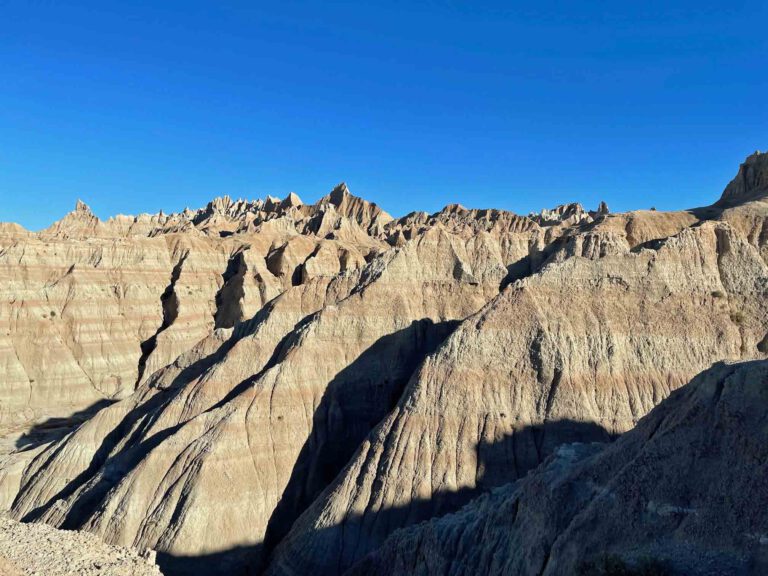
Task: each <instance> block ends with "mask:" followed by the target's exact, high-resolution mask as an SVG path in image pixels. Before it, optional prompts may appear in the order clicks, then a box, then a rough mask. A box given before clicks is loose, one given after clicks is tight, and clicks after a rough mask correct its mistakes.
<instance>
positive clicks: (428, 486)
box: [0, 154, 768, 575]
mask: <svg viewBox="0 0 768 576" xmlns="http://www.w3.org/2000/svg"><path fill="white" fill-rule="evenodd" d="M765 157H766V155H760V154H758V155H753V156H751V157H750V158H748V159H747V161H746V163H745V164H744V165H743V166H742V168H741V170H740V172H739V175H738V176H737V178H736V179H735V180H734V182H732V183H731V184H729V186H728V187H727V188H726V191H725V193H724V194H723V199H722V200H721V201H719V202H718V203H716V204H714V205H713V206H710V207H706V208H701V209H692V210H688V211H681V212H670V213H664V212H656V211H636V212H630V213H609V212H608V209H607V206H605V205H604V204H601V206H600V207H599V209H598V210H597V211H594V212H588V211H586V210H584V209H583V208H582V207H581V206H579V205H578V204H569V205H564V206H561V207H559V208H557V209H555V210H551V211H543V212H542V213H540V214H538V215H531V216H529V217H523V216H518V215H515V214H513V213H511V212H507V211H503V210H478V209H467V208H464V207H462V206H460V205H451V206H447V207H446V208H444V209H443V210H441V211H440V212H437V213H435V214H431V215H430V214H426V213H421V212H416V213H412V214H409V215H407V216H404V217H402V218H398V219H392V218H391V217H390V216H389V215H388V214H386V213H385V212H383V211H382V210H381V209H380V208H379V207H377V206H376V205H375V204H371V203H368V202H366V201H364V200H362V199H360V198H356V197H354V196H352V195H351V194H350V193H349V190H348V189H347V187H346V186H345V185H343V184H342V185H339V186H337V187H336V188H335V189H334V190H333V191H332V192H331V193H330V194H329V195H327V196H325V197H324V198H322V199H321V200H320V201H318V202H317V203H316V204H312V205H306V204H303V203H302V202H301V200H300V199H299V198H298V197H297V196H296V195H289V196H288V197H287V198H285V199H284V200H279V199H275V198H271V197H268V198H267V199H266V200H257V201H253V202H251V201H244V200H236V201H233V200H232V199H230V198H228V197H222V198H218V199H216V200H214V201H212V202H210V203H209V204H208V205H207V206H206V207H205V208H202V209H200V210H197V211H192V210H184V211H183V212H181V213H178V214H171V215H165V214H162V213H160V214H156V215H152V216H150V215H142V216H138V217H127V216H118V217H114V218H111V219H109V220H106V221H101V220H99V219H98V218H96V216H94V215H93V214H92V213H91V211H90V210H89V209H88V208H87V207H86V206H85V205H83V204H81V203H79V204H78V206H77V208H76V210H75V211H74V212H73V213H71V214H70V215H68V216H66V217H65V218H64V219H63V220H61V221H60V222H58V223H56V224H54V225H53V226H51V227H50V228H48V229H46V230H44V231H42V232H40V233H31V232H24V233H21V232H20V231H19V230H18V229H17V228H16V227H12V226H2V227H0V270H2V271H3V277H4V278H9V279H10V280H9V281H8V282H5V283H3V284H2V285H0V291H2V294H0V296H2V299H0V307H2V308H0V322H5V321H6V320H5V319H9V320H8V321H7V325H5V324H2V325H0V375H2V376H3V377H4V381H3V382H4V384H2V386H0V397H1V398H2V400H3V402H2V404H1V405H0V425H3V426H5V427H9V426H20V425H24V424H29V423H30V422H32V421H37V422H38V428H39V427H40V426H41V424H40V419H41V418H52V419H56V422H59V419H61V418H62V417H69V415H70V414H72V413H73V412H78V413H80V414H81V416H80V417H79V418H78V419H83V420H86V421H85V422H84V423H83V424H82V425H79V426H78V427H77V428H76V429H75V430H74V431H72V432H71V433H69V434H67V435H66V436H63V437H61V435H59V436H58V437H53V438H52V441H51V439H46V441H40V442H35V443H34V444H26V445H24V446H23V449H20V450H17V451H15V452H12V453H10V454H5V455H3V454H2V451H0V506H3V507H7V508H9V509H10V510H11V513H12V515H13V516H14V517H16V518H19V519H24V520H26V521H42V522H46V523H49V524H52V525H54V526H57V527H63V528H68V529H82V530H87V531H89V532H93V533H95V534H97V535H99V536H100V537H101V538H102V539H103V540H105V541H106V542H108V543H111V544H119V545H124V546H132V547H136V548H138V549H156V550H157V551H158V554H159V555H158V561H159V563H160V564H161V566H162V567H163V569H164V570H166V571H167V572H168V573H185V571H188V570H193V571H194V570H196V571H197V572H198V573H206V574H208V573H220V574H225V573H226V574H237V573H246V572H250V573H261V572H266V573H269V574H304V573H317V574H318V575H319V574H328V575H331V574H340V573H342V572H344V571H345V570H347V569H355V570H356V569H358V568H356V566H358V563H360V562H362V561H364V562H369V563H370V566H372V567H373V568H372V569H379V568H378V566H380V565H382V566H383V562H385V561H386V560H385V559H386V558H392V559H394V560H397V561H398V562H399V560H398V559H399V558H400V556H401V554H405V553H404V552H402V551H401V547H402V546H405V544H404V543H403V542H404V540H401V539H399V536H397V535H400V534H406V533H407V534H411V533H414V534H415V532H413V530H416V529H415V528H414V529H407V530H405V531H403V532H397V530H398V529H401V528H407V527H408V526H411V525H414V524H417V523H419V522H421V521H424V520H429V519H431V518H434V517H439V516H442V515H445V514H447V513H451V512H455V511H456V510H458V509H459V508H460V507H461V506H463V505H465V504H467V503H469V502H470V501H472V500H473V499H477V498H480V500H477V502H478V503H479V502H484V501H485V500H482V499H483V498H488V497H487V496H483V494H487V493H488V492H489V491H495V490H499V489H502V488H500V487H505V486H509V485H510V483H513V482H515V481H517V480H518V479H520V478H523V477H525V475H526V474H527V473H528V472H530V471H531V470H533V469H535V468H536V467H537V466H540V465H542V463H544V464H543V465H544V466H545V468H542V469H540V470H547V469H549V468H546V467H547V466H549V467H551V466H557V465H556V464H552V461H551V460H548V459H550V458H552V456H553V454H558V453H559V452H558V450H560V448H559V447H560V446H562V445H563V444H564V443H569V442H576V441H578V442H593V441H598V442H606V441H608V440H610V439H612V438H614V437H616V436H617V435H620V434H623V433H625V432H627V431H628V430H631V429H632V428H633V427H634V426H635V425H636V424H637V423H638V421H640V420H641V419H642V418H643V417H644V416H645V415H646V414H647V413H648V412H649V411H651V410H652V409H653V408H654V406H656V405H657V404H659V403H660V402H662V401H663V400H664V399H665V398H667V397H668V396H669V395H670V394H671V393H673V391H674V390H676V389H678V388H680V387H681V386H683V385H684V384H685V383H686V382H688V381H689V380H690V379H691V378H692V377H694V376H695V375H696V374H697V373H699V372H701V371H702V370H704V369H706V368H707V367H709V366H711V365H712V364H713V363H715V362H719V361H722V360H728V361H738V360H741V361H744V360H752V359H759V358H764V357H765V355H766V353H768V299H766V295H767V294H766V291H767V290H768V266H767V265H766V261H767V260H766V257H768V253H767V252H766V250H768V225H766V217H767V216H768V203H766V202H764V199H763V193H762V189H763V187H764V183H765V182H766V181H768V176H766V174H768V162H766V161H765ZM51 312H53V314H51ZM94 404H95V406H93V408H92V410H90V411H89V410H88V408H89V406H91V405H94ZM105 404H108V405H107V406H105ZM97 409H98V412H96V411H97ZM93 413H95V415H94V414H93ZM43 424H44V423H43ZM44 428H45V427H44V426H43V428H42V429H44ZM590 450H592V449H591V448H579V449H577V451H578V453H579V454H582V452H583V457H584V458H588V457H591V456H590V454H593V453H592V452H590ZM588 453H589V454H588ZM579 458H581V456H579ZM555 460H557V459H555ZM547 462H549V464H547ZM538 473H539V472H537V474H538ZM541 473H542V474H544V475H546V474H548V472H541ZM512 485H513V486H519V485H521V484H520V482H517V483H515V484H512ZM503 490H507V488H503ZM492 493H493V494H495V493H496V492H492ZM478 505H479V504H478ZM577 505H578V504H574V506H577ZM448 518H452V517H448ZM447 521H448V520H446V522H447ZM438 522H439V521H438ZM435 526H438V524H435ZM439 526H442V525H439ZM441 529H442V528H441ZM434 546H436V544H435V545H433V547H434ZM377 550H381V554H389V555H390V556H383V555H382V556H376V555H377V554H378V552H377ZM435 553H436V554H438V552H435ZM478 554H480V552H478ZM364 559H366V560H364ZM581 560H586V559H585V558H582V559H580V560H579V561H581ZM409 561H410V560H403V562H409ZM379 563H382V564H379ZM403 565H405V564H403ZM425 569H426V568H425ZM429 573H431V572H428V571H427V572H425V574H429ZM520 573H526V572H520ZM553 573H554V572H553Z"/></svg>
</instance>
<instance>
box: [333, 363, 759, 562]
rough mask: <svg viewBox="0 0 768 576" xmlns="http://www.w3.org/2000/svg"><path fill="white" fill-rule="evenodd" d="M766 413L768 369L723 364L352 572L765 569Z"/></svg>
mask: <svg viewBox="0 0 768 576" xmlns="http://www.w3.org/2000/svg"><path fill="white" fill-rule="evenodd" d="M767 411H768V362H766V361H756V362H747V363H744V364H737V365H727V364H722V363H721V364H718V365H716V366H714V367H713V368H712V369H710V370H708V371H706V372H703V373H702V374H700V375H699V376H697V377H696V378H695V379H694V380H693V381H692V382H691V383H690V384H688V385H687V386H685V387H683V388H682V389H680V390H677V391H676V392H673V393H672V394H671V396H670V397H669V398H668V399H666V400H664V401H663V402H662V403H661V405H660V406H659V407H657V408H656V409H654V410H653V411H652V412H651V413H650V414H649V415H648V416H647V417H645V418H644V419H642V420H641V421H640V423H639V424H638V426H637V427H636V428H635V429H634V430H632V431H631V432H628V433H627V434H625V435H624V436H622V437H621V438H620V439H619V440H618V441H617V442H615V443H613V444H611V445H605V444H591V445H589V444H570V445H566V446H562V447H560V448H558V449H557V450H556V451H555V453H554V454H553V455H552V456H550V457H549V458H548V459H547V461H546V462H545V463H544V464H543V465H542V466H541V467H540V468H538V469H537V470H536V471H535V472H533V473H532V474H529V475H528V476H526V477H525V479H523V480H520V481H518V482H516V483H513V484H507V485H505V486H503V487H502V488H498V489H496V490H494V491H492V492H491V493H489V494H487V495H484V496H482V497H480V498H478V499H476V500H475V501H473V502H472V503H471V504H469V505H467V506H466V507H465V508H463V509H462V510H461V511H459V512H457V513H455V514H451V515H448V516H444V517H443V518H440V519H437V520H433V521H431V522H428V523H425V524H421V525H419V526H416V527H413V528H410V529H406V530H400V531H398V532H395V533H394V534H393V535H392V536H390V538H388V539H387V540H386V541H385V542H384V544H383V545H382V546H381V547H379V548H378V549H377V550H376V551H375V552H373V553H372V554H371V555H369V556H368V557H366V558H365V559H363V560H362V561H361V562H360V563H358V564H357V565H356V566H355V567H354V568H352V569H351V570H349V571H348V572H347V574H349V575H350V576H352V575H355V576H357V575H360V576H363V575H365V576H377V575H381V576H393V575H395V576H396V575H420V576H427V575H432V574H440V575H441V576H442V575H451V576H454V575H459V574H466V575H474V574H487V575H489V576H490V575H502V574H504V575H513V574H514V575H542V576H554V575H559V574H596V575H600V574H611V573H612V574H685V575H688V576H704V575H707V576H709V575H715V574H730V575H748V574H755V575H756V574H766V573H768V552H767V551H766V544H768V517H766V515H765V514H764V510H765V507H766V505H768V481H766V478H767V474H768V427H766V424H765V414H766V412H767ZM611 569H613V571H612V572H611V571H610V570H611Z"/></svg>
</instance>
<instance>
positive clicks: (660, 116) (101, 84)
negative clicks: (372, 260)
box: [0, 0, 768, 229]
mask: <svg viewBox="0 0 768 576" xmlns="http://www.w3.org/2000/svg"><path fill="white" fill-rule="evenodd" d="M128 4H129V3H119V4H118V3H110V2H93V3H83V2H50V1H42V0H40V1H36V2H33V1H28V2H13V1H10V2H8V1H4V2H0V221H8V220H11V221H17V222H20V223H22V224H23V225H25V226H27V227H30V228H33V229H36V228H40V227H43V226H46V225H47V224H49V223H50V222H51V221H53V220H54V219H56V218H58V217H60V216H61V215H63V214H64V213H65V212H67V211H69V210H70V209H72V207H73V206H74V203H75V200H76V199H77V198H82V199H83V200H85V201H86V202H88V203H89V204H90V205H91V207H92V208H93V209H94V211H95V212H96V214H98V215H99V216H101V217H107V216H109V215H111V214H115V213H119V212H122V213H138V212H154V211H157V210H159V209H163V210H165V211H167V212H169V211H178V210H181V209H183V208H184V207H185V206H190V207H197V206H201V205H204V204H205V203H206V202H207V201H208V200H209V199H210V198H212V197H213V196H216V195H221V194H229V195H231V196H235V197H248V198H255V197H261V196H264V195H266V194H273V195H278V196H281V197H282V196H284V195H285V194H287V193H288V192H290V191H295V192H297V193H298V194H299V195H300V196H301V197H302V198H303V199H304V200H305V201H314V200H316V199H317V198H319V197H320V196H321V195H323V194H324V193H326V192H327V191H329V190H330V189H331V188H332V187H333V186H334V185H335V184H336V183H338V182H340V181H342V180H344V181H346V182H347V183H348V184H349V186H350V188H351V190H352V192H353V193H356V194H358V195H361V196H364V197H366V198H368V199H370V200H373V201H376V202H377V203H379V204H380V205H381V206H383V207H384V208H385V209H386V210H388V211H389V212H391V213H393V214H395V215H401V214H405V213H407V212H409V211H411V210H416V209H424V210H428V211H434V210H437V209H439V208H440V207H442V206H443V205H445V204H447V203H451V202H460V203H462V204H464V205H466V206H470V207H480V208H482V207H499V208H506V209H511V210H514V211H516V212H519V213H527V212H528V211H530V210H534V209H539V208H542V207H547V206H553V205H555V204H558V203H563V202H567V201H580V202H582V203H584V204H585V205H586V206H587V207H590V208H591V207H594V206H596V205H597V203H598V202H599V200H601V199H605V200H606V201H607V202H608V204H609V206H610V207H611V209H613V210H627V209H632V208H647V207H650V206H656V207H657V208H659V209H674V208H685V207H690V206H696V205H702V204H708V203H710V202H712V201H714V200H715V199H716V198H717V196H718V195H719V193H720V191H721V189H722V188H723V187H724V186H725V184H726V183H727V181H728V180H729V179H730V178H731V177H732V176H733V175H734V174H735V172H736V170H737V169H738V164H739V162H740V161H741V160H743V158H744V157H745V156H746V155H748V154H749V153H751V152H753V151H754V150H755V149H761V150H765V149H766V148H768V73H767V72H768V35H767V34H766V33H765V23H766V21H768V18H767V17H768V8H767V6H768V5H766V3H764V2H718V3H714V2H707V1H706V0H697V1H696V2H632V3H629V2H578V3H577V2H549V3H541V2H539V3H533V2H531V3H514V2H413V1H411V2H397V1H391V2H386V3H378V2H349V3H338V2H333V3H328V2H322V3H320V2H318V3H314V2H293V1H282V2H275V3H260V2H247V3H246V2H244V3H220V2H205V3H204V2H193V1H188V2H178V3H176V2H131V3H130V5H128ZM224 4H226V6H225V5H224Z"/></svg>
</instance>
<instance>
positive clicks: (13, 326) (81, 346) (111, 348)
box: [0, 189, 385, 429]
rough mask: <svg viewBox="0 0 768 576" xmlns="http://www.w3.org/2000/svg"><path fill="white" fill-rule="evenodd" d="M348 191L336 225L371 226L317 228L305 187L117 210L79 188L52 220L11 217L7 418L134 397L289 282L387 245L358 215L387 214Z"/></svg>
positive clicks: (1, 326)
mask: <svg viewBox="0 0 768 576" xmlns="http://www.w3.org/2000/svg"><path fill="white" fill-rule="evenodd" d="M345 190H346V189H345ZM342 204H344V206H347V207H348V210H347V211H348V212H349V213H350V217H354V218H355V219H354V220H348V219H347V218H346V217H345V216H343V215H337V216H336V218H335V220H334V221H333V222H332V223H331V224H330V225H329V226H330V228H329V230H337V231H343V230H345V229H347V228H348V227H349V226H350V225H354V226H356V227H357V229H358V230H360V231H361V233H360V234H358V235H354V234H346V235H343V236H344V237H343V239H342V238H338V239H325V238H324V237H319V236H317V234H315V233H314V232H313V231H312V230H311V226H310V225H309V222H310V221H311V219H312V217H313V215H315V214H321V213H324V211H325V210H326V207H325V205H322V206H321V205H318V206H304V205H303V204H302V203H301V201H300V200H299V199H298V196H296V195H295V194H292V195H289V196H288V197H287V198H286V199H285V200H283V201H281V202H264V201H261V200H258V201H255V202H246V201H242V200H238V201H232V200H231V199H230V198H228V197H223V198H218V199H216V200H214V201H212V202H210V203H209V204H208V205H207V206H206V207H205V208H203V209H201V210H198V211H195V212H193V211H190V210H185V211H184V212H182V213H179V214H172V215H169V216H166V215H164V214H163V213H159V214H156V215H152V216H149V215H142V216H138V217H127V216H118V217H115V218H112V219H110V220H107V221H101V220H99V218H97V217H96V216H95V215H94V214H93V213H92V212H91V210H90V208H88V206H87V205H85V204H84V203H83V202H81V201H78V202H77V205H76V207H75V210H74V211H73V212H71V213H70V214H68V215H67V216H65V217H64V218H63V219H62V220H60V221H58V222H56V223H55V224H53V225H52V226H51V227H49V228H47V229H46V230H44V231H42V232H40V233H39V234H35V233H31V232H27V231H24V230H23V229H22V228H21V227H18V226H10V225H3V227H2V230H0V274H1V275H2V276H3V278H6V279H7V281H6V282H4V283H3V284H2V285H0V377H2V378H3V383H4V385H3V389H2V391H1V392H0V397H1V398H2V400H3V401H2V402H1V403H0V429H6V428H9V427H18V426H22V425H24V424H26V423H28V422H31V421H35V420H41V419H45V418H50V417H64V416H67V415H69V414H71V413H73V412H76V411H78V410H82V409H84V408H87V407H88V406H90V405H93V404H95V403H98V402H100V401H102V400H104V399H119V398H123V397H125V396H127V395H128V394H130V393H131V392H133V390H134V389H135V387H136V386H137V385H138V384H140V383H141V382H143V381H144V380H145V379H146V378H147V377H149V376H150V375H151V374H152V373H153V372H155V371H156V370H158V369H160V368H162V367H164V366H166V365H168V364H169V363H171V362H173V361H174V360H175V359H176V358H177V357H178V356H179V355H180V354H182V353H184V352H185V351H187V350H189V349H190V348H192V347H193V346H194V345H195V344H196V343H197V342H199V341H200V340H201V339H203V338H205V337H206V336H208V335H209V334H210V333H211V331H212V330H213V329H214V328H218V327H232V326H234V325H235V324H236V323H237V322H240V321H242V320H245V319H248V318H250V317H252V316H253V315H254V314H255V313H256V312H257V311H258V310H259V309H260V308H261V307H262V306H263V305H264V304H265V303H266V302H268V301H269V300H271V299H272V298H274V297H275V296H277V295H278V294H280V293H281V292H282V291H283V290H285V289H286V288H288V287H290V286H292V285H294V284H301V283H303V282H307V281H308V280H309V279H311V278H314V277H318V276H328V277H330V276H333V275H335V274H338V273H339V272H341V271H344V270H351V269H355V268H359V267H362V266H364V265H365V257H366V256H367V255H368V254H369V253H371V251H372V250H375V249H376V247H377V246H385V245H384V244H383V243H382V242H380V241H378V240H376V239H375V238H373V237H371V236H369V235H367V233H364V232H362V229H361V228H360V227H359V224H358V220H359V221H360V222H362V223H364V224H366V225H369V226H370V225H371V222H368V221H367V220H366V218H368V217H371V218H374V219H377V220H376V221H377V222H378V221H379V220H382V219H385V214H384V213H383V212H381V211H380V210H378V209H375V208H374V207H373V205H370V204H368V203H367V202H365V201H363V200H360V199H356V198H355V197H353V196H351V195H350V194H349V192H348V191H346V192H345V195H344V197H343V198H342ZM301 210H305V211H306V214H305V213H303V212H301ZM278 221H282V222H283V225H280V226H271V227H268V229H264V230H262V229H261V228H263V224H264V223H267V222H278ZM259 223H261V224H259ZM255 230H258V231H255ZM326 232H327V231H326ZM296 246H301V249H300V250H298V251H297V250H296V249H295V247H296ZM289 253H290V254H298V256H290V255H289ZM305 260H308V262H306V263H305ZM275 261H277V262H278V265H277V266H274V265H271V263H274V262H275Z"/></svg>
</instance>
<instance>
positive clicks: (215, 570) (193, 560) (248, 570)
mask: <svg viewBox="0 0 768 576" xmlns="http://www.w3.org/2000/svg"><path fill="white" fill-rule="evenodd" d="M261 547H262V545H261V544H253V545H251V546H236V547H234V548H229V549H227V550H222V551H220V552H211V553H208V554H200V555H189V556H182V555H175V554H170V553H168V552H158V553H157V565H158V566H159V567H160V570H161V572H162V573H163V576H225V575H226V576H250V575H251V574H254V573H255V572H254V571H255V570H256V569H257V563H258V558H259V557H260V555H261Z"/></svg>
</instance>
